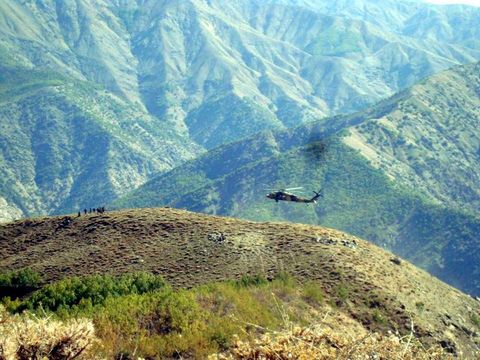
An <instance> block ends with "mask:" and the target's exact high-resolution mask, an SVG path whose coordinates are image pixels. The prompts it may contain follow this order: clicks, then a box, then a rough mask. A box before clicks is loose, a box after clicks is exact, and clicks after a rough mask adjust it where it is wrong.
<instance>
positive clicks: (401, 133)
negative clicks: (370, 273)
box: [115, 64, 480, 294]
mask: <svg viewBox="0 0 480 360" xmlns="http://www.w3.org/2000/svg"><path fill="white" fill-rule="evenodd" d="M478 68H479V65H478V64H474V65H468V66H464V67H459V68H456V69H454V70H451V71H447V72H444V73H442V74H439V75H437V76H434V77H432V78H431V79H428V80H426V81H425V82H424V83H423V84H421V85H418V86H415V87H413V88H412V89H410V90H408V91H405V92H403V93H400V94H398V95H396V96H394V97H392V98H391V99H388V100H386V101H383V102H381V103H379V104H378V105H377V106H375V107H372V108H371V109H369V110H368V111H365V112H362V113H356V114H353V115H350V116H339V117H336V118H331V119H327V120H324V121H321V122H318V123H312V124H309V125H304V126H300V127H298V128H295V129H293V130H290V131H282V132H266V133H264V134H262V135H261V136H256V137H254V138H250V139H247V140H244V141H241V142H238V143H233V144H229V145H225V146H222V147H220V148H218V149H215V150H213V151H210V152H208V153H207V154H205V155H204V156H201V157H199V158H198V159H196V160H194V161H191V162H188V163H186V164H184V165H182V166H180V167H178V168H176V169H174V170H172V171H171V172H168V173H166V174H163V175H161V176H159V177H157V178H155V179H153V180H151V181H149V182H147V183H146V184H145V185H143V186H142V187H140V188H139V189H137V190H135V191H133V192H132V193H130V194H128V195H127V196H125V197H123V198H122V199H121V200H119V201H117V202H116V203H115V206H117V207H149V206H159V205H171V206H175V207H185V208H188V209H192V210H195V211H202V212H207V213H213V214H227V215H234V216H239V217H243V218H247V219H253V220H280V219H284V220H290V221H297V222H304V223H314V224H315V223H319V224H323V225H326V226H331V227H335V228H339V229H342V230H345V231H349V232H351V233H354V234H356V235H359V236H362V237H364V238H367V239H369V240H372V241H374V242H375V243H377V244H379V245H382V246H386V247H388V248H389V249H391V250H393V251H395V252H397V253H399V254H401V255H402V256H404V257H406V258H408V259H411V260H412V261H413V262H415V263H416V264H418V265H420V266H422V267H423V268H425V269H427V270H429V271H430V272H432V273H433V274H435V275H437V276H439V277H440V278H442V279H444V280H445V281H448V282H450V283H451V284H454V285H455V286H458V287H460V288H462V289H464V290H466V291H469V292H473V293H476V294H479V293H480V287H479V286H480V279H479V278H478V265H477V264H479V261H480V258H478V256H479V253H478V250H477V249H478V245H479V244H478V241H479V238H478V230H479V228H480V219H479V217H478V204H479V193H478V191H479V189H478V183H479V182H478V181H477V180H476V179H478V169H479V168H480V164H479V162H480V158H479V153H478V149H479V140H478V139H479V138H478V130H477V127H478V117H477V116H478V115H477V114H478V103H479V99H478V95H477V94H476V93H475V89H476V88H477V87H478V86H479V85H480V83H479V80H478ZM456 81H457V82H456ZM465 84H469V85H468V86H467V85H465ZM452 91H453V92H455V94H454V95H452V94H451V92H452ZM427 95H428V96H427ZM427 100H428V101H427ZM457 101H458V103H459V104H462V106H457V107H455V106H444V105H443V104H448V103H449V102H457ZM422 104H424V105H422ZM429 105H430V106H431V107H432V108H429ZM453 119H455V120H453ZM454 124H456V126H455V125H454ZM362 129H366V130H365V133H364V135H359V134H360V133H361V131H363V130H362ZM416 129H418V132H417V130H416ZM457 133H458V136H455V134H457ZM367 134H371V135H368V136H370V137H367ZM375 136H377V138H378V139H381V140H369V139H376V137H375ZM382 136H383V137H385V138H387V137H388V141H387V140H384V139H382ZM397 138H398V141H397ZM444 143H445V145H443V144H444ZM376 146H377V147H378V150H376ZM437 146H444V148H443V149H442V150H438V151H435V149H436V147H437ZM406 154H408V155H409V156H407V155H406ZM397 164H398V165H397ZM299 185H301V186H304V187H305V189H307V190H310V189H311V190H318V189H319V188H323V189H324V194H325V196H324V199H322V201H321V203H320V205H319V206H316V207H315V206H305V205H304V204H291V203H287V204H282V203H279V204H276V203H274V202H272V201H269V200H267V199H265V193H266V190H264V189H265V188H277V187H278V188H283V187H289V186H299ZM307 196H308V194H307ZM462 244H463V245H462Z"/></svg>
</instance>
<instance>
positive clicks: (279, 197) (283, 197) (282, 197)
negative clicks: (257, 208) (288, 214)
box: [267, 191, 317, 204]
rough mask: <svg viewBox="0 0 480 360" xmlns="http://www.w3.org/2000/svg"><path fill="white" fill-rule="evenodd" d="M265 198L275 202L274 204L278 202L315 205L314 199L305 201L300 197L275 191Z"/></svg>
mask: <svg viewBox="0 0 480 360" xmlns="http://www.w3.org/2000/svg"><path fill="white" fill-rule="evenodd" d="M267 198H269V199H272V200H275V201H276V202H279V201H293V202H301V203H307V204H308V203H316V202H317V201H316V199H305V198H302V197H300V196H297V195H294V194H289V193H287V192H284V191H276V192H272V193H269V194H267Z"/></svg>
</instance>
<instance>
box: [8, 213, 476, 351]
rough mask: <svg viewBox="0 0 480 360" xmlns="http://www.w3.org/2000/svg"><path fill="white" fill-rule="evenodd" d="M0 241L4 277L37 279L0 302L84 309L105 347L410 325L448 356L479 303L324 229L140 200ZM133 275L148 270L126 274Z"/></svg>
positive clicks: (471, 337) (463, 345)
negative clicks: (28, 289) (34, 275)
mask: <svg viewBox="0 0 480 360" xmlns="http://www.w3.org/2000/svg"><path fill="white" fill-rule="evenodd" d="M221 235H223V238H222V237H221ZM222 239H223V240H222ZM0 243H1V245H2V248H3V249H4V254H5V255H4V256H3V257H2V259H1V261H0V270H1V271H2V272H4V273H7V272H9V271H20V270H21V269H25V268H30V269H33V270H34V271H36V272H38V273H40V274H42V280H41V282H40V283H38V281H36V283H37V286H40V287H41V288H42V289H41V290H40V291H39V292H36V293H33V294H32V295H30V297H28V296H27V297H26V298H25V299H24V300H23V301H21V302H18V301H17V302H16V301H6V302H5V300H4V304H5V306H7V308H9V309H10V310H11V311H19V310H21V309H31V311H38V309H39V306H40V304H42V305H41V306H42V308H43V309H44V310H45V311H47V312H49V311H53V312H54V313H55V314H56V315H55V316H56V317H58V319H60V320H62V321H67V320H68V319H72V318H78V317H82V318H85V317H86V318H90V319H92V320H93V324H94V327H95V329H96V334H97V336H98V337H99V338H100V341H101V343H103V347H102V349H103V350H102V351H107V352H110V353H112V352H122V351H124V352H129V353H130V354H131V353H132V352H133V351H134V350H135V347H137V354H139V355H143V356H147V355H148V356H154V357H155V356H159V354H164V356H167V357H168V356H174V354H175V351H177V352H178V353H179V354H182V356H184V357H187V358H188V357H193V358H195V357H196V358H202V357H204V356H206V354H207V353H210V354H213V353H215V352H226V353H229V352H231V353H232V354H233V353H234V352H235V351H237V350H238V351H248V350H246V349H248V348H249V347H250V346H254V344H253V343H251V341H253V339H254V338H257V339H258V341H266V342H268V341H269V340H267V339H263V340H261V339H260V338H261V334H266V333H270V331H284V333H283V335H282V336H285V337H289V336H290V340H289V341H290V342H292V344H293V343H294V342H295V339H296V338H298V336H297V335H298V334H300V333H301V331H300V330H294V329H293V328H292V327H291V326H300V327H303V328H304V333H303V334H304V335H305V336H307V334H310V335H308V336H310V338H315V337H317V336H318V337H320V338H321V335H320V334H321V333H322V332H321V331H320V329H322V328H323V329H330V330H329V331H333V333H331V334H330V335H328V336H332V337H333V338H335V337H336V338H337V340H336V341H337V343H338V344H344V345H338V346H339V348H338V349H336V350H335V349H331V348H330V350H329V351H333V353H332V354H335V353H336V351H337V352H338V351H340V350H341V349H347V348H348V347H349V346H352V345H351V344H352V343H351V341H354V340H353V338H349V336H350V335H347V334H352V335H353V334H356V335H358V336H363V337H364V338H363V340H360V341H359V344H362V345H361V346H360V347H368V346H371V344H370V342H369V340H368V341H367V340H366V339H367V338H369V336H368V333H372V334H376V335H371V336H374V337H377V336H379V337H383V340H382V341H387V339H388V338H389V336H390V335H389V331H392V332H393V334H397V335H395V336H397V337H400V338H401V337H403V336H406V339H408V337H409V336H410V335H409V334H410V333H411V334H412V335H411V336H412V340H413V339H416V340H415V341H414V342H415V344H417V345H415V347H413V345H412V348H411V349H409V351H410V350H411V351H413V349H414V348H415V349H417V350H418V349H421V347H420V348H417V347H416V346H419V345H418V344H419V343H417V341H419V342H420V343H422V344H423V346H424V347H425V348H430V347H432V346H433V348H432V351H433V349H437V350H438V349H443V350H442V351H443V352H444V355H445V356H447V355H448V354H452V353H460V352H463V354H473V353H474V352H475V351H476V349H478V346H479V340H480V339H479V335H478V334H479V329H478V326H479V324H478V315H479V311H480V307H479V306H480V303H478V302H477V301H476V300H474V299H472V298H470V297H468V296H466V295H464V294H462V293H461V292H459V291H458V290H456V289H454V288H452V287H450V286H448V285H446V284H444V283H442V282H441V281H439V280H437V279H435V278H433V277H432V276H430V275H428V274H427V273H425V272H424V271H422V270H419V269H418V268H416V267H414V266H413V265H411V264H410V263H408V262H406V261H403V260H399V259H397V258H395V257H394V256H393V255H392V254H390V253H388V252H385V251H384V250H381V249H379V248H377V247H376V246H374V245H371V244H369V243H367V242H365V241H363V240H361V239H359V238H356V237H353V236H350V235H347V234H345V233H341V232H339V231H336V230H332V229H328V228H322V227H316V226H310V225H294V224H286V223H269V222H267V223H254V222H246V221H241V220H235V219H232V218H221V217H213V216H208V215H201V214H195V213H190V212H187V211H182V210H174V209H139V210H127V211H121V212H112V213H105V214H94V215H93V214H92V215H87V216H82V217H80V218H76V217H73V218H72V219H71V221H70V222H68V221H65V219H64V218H62V217H54V218H39V219H31V220H23V221H19V222H15V223H11V224H8V225H3V226H2V227H1V228H0ZM139 272H143V273H145V272H146V274H145V275H140V277H137V278H136V277H135V276H139V275H127V274H129V273H137V274H138V273H139ZM94 274H112V275H113V274H114V275H113V276H119V275H120V274H125V275H123V276H122V277H121V278H119V279H118V280H114V279H112V278H111V277H110V278H109V277H108V276H107V277H99V276H98V275H95V276H93V277H91V276H92V275H94ZM148 274H156V275H155V276H154V275H148ZM88 275H89V276H90V277H88ZM71 276H77V277H78V276H79V277H83V278H80V279H76V280H75V279H71ZM85 276H87V278H85ZM110 276H111V275H110ZM132 276H133V277H132ZM156 276H161V277H162V279H160V278H157V277H156ZM15 278H20V277H19V276H17V277H12V276H11V277H10V279H15ZM82 279H83V280H82ZM13 282H14V283H15V281H13ZM17 282H18V281H17ZM10 286H14V284H12V280H11V281H10ZM187 289H188V290H187ZM182 309H183V310H182ZM412 324H413V325H412ZM257 326H258V327H257ZM412 326H413V332H412ZM447 328H448V331H447V330H446V329H447ZM262 329H263V330H262ZM307 329H308V331H307ZM340 329H344V330H345V333H344V334H343V335H341V334H339V333H338V331H340ZM354 329H356V330H354ZM319 331H320V333H319ZM341 331H343V330H341ZM311 332H313V333H311ZM295 333H296V334H297V335H294V334H295ZM234 334H237V335H238V336H239V337H240V338H239V340H241V341H243V342H244V343H243V344H244V345H241V344H240V343H236V341H237V340H235V338H234V336H233V335H234ZM274 334H275V333H274V332H273V333H271V335H272V336H274ZM361 334H364V335H361ZM338 337H339V338H338ZM274 338H276V336H274ZM354 338H355V339H357V340H358V338H357V337H355V336H354ZM129 339H130V340H129ZM181 339H182V340H181ZM379 339H380V338H379ZM271 341H273V342H274V339H271ZM355 341H356V340H355ZM355 341H354V342H355ZM379 341H380V340H379ZM388 341H393V342H395V341H396V340H394V339H390V340H388ZM321 343H322V341H320V340H319V343H318V344H319V347H321V346H323V345H325V344H323V345H320V344H321ZM235 344H237V345H235ZM248 344H250V345H248ZM348 344H350V345H348ZM368 344H370V345H368ZM412 344H413V343H412ZM242 346H244V347H245V348H244V350H240V349H242ZM345 346H346V347H345ZM392 346H393V345H392ZM400 348H402V346H400ZM403 348H404V349H405V347H403ZM235 349H236V350H235ZM397 350H398V351H400V350H399V349H397ZM98 351H100V350H98ZM341 351H344V350H341ZM341 351H340V352H341ZM345 351H347V350H345ZM378 351H380V350H378ZM435 351H436V350H435ZM340 352H338V354H340ZM343 354H344V355H345V353H343ZM177 356H178V355H177ZM232 356H233V355H232ZM332 356H333V355H332Z"/></svg>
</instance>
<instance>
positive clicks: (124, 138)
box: [0, 0, 480, 218]
mask: <svg viewBox="0 0 480 360" xmlns="http://www.w3.org/2000/svg"><path fill="white" fill-rule="evenodd" d="M479 20H480V10H479V9H476V8H473V7H465V6H449V7H445V6H433V5H427V4H422V3H413V2H399V1H385V2H381V3H378V2H374V1H366V0H362V1H353V2H351V1H348V2H347V1H336V2H326V1H258V0H241V1H240V0H237V1H221V0H209V1H206V0H189V1H156V0H155V1H153V0H150V1H148V0H147V1H134V0H122V1H101V0H67V1H63V0H62V1H60V0H58V1H54V0H42V1H40V0H36V1H34V0H24V1H13V0H7V1H2V2H1V4H0V53H1V56H0V64H1V66H2V75H1V79H0V80H1V86H2V88H3V89H5V91H3V93H2V94H3V95H2V99H1V100H2V101H1V103H2V109H1V118H0V119H1V125H2V128H4V129H8V131H7V130H5V131H2V143H1V145H2V152H1V156H2V162H1V171H2V173H3V174H4V176H3V183H2V194H1V197H2V200H1V202H2V205H1V209H2V210H1V212H2V216H3V217H4V218H11V217H18V216H21V215H31V214H37V213H58V212H62V211H68V210H73V209H75V210H76V209H77V208H78V207H83V206H89V205H90V206H91V205H92V203H95V204H96V203H99V202H102V203H103V202H105V201H108V200H111V199H114V198H115V197H117V196H118V195H120V194H123V193H124V192H125V191H128V190H131V189H132V188H135V187H136V186H138V185H140V184H142V183H143V182H145V181H146V180H147V179H148V178H149V177H150V176H152V174H154V173H157V172H161V171H165V170H169V169H171V168H172V167H174V166H175V165H177V164H179V163H181V162H182V161H184V160H185V159H188V158H191V157H193V156H195V155H198V154H200V153H201V152H202V149H201V148H200V147H199V146H196V145H195V144H194V143H196V144H198V145H200V146H201V147H203V148H207V149H209V148H213V147H215V146H217V145H220V144H222V143H226V142H229V141H232V140H236V139H239V138H242V137H245V136H248V135H252V134H254V133H256V132H258V131H261V130H265V129H269V128H280V129H281V128H285V127H291V126H295V125H298V124H300V123H302V122H304V121H307V120H318V119H322V118H324V117H326V116H330V115H332V114H337V113H346V112H351V111H355V110H360V109H363V108H365V107H366V106H368V105H370V104H372V103H374V102H376V101H378V100H379V99H382V98H386V97H388V96H390V95H391V94H393V93H394V92H396V91H398V90H400V89H403V88H405V87H407V86H410V85H412V84H413V83H415V82H416V81H418V80H420V79H422V78H423V77H425V76H426V75H429V74H432V73H435V72H438V71H439V70H442V69H445V68H448V67H451V66H453V65H455V64H459V63H468V62H472V61H474V60H475V59H480V42H479V40H478V39H479V36H478V35H479V27H478V25H477V24H478V23H480V21H479ZM32 79H33V80H32ZM25 82H27V84H25ZM29 83H34V84H33V85H32V84H30V85H28V84H29ZM27 85H28V86H27ZM89 87H91V88H92V89H93V88H94V89H95V90H89ZM12 89H15V91H14V95H15V96H13V94H12V92H11V90H12ZM79 89H84V90H83V91H82V90H79ZM42 119H43V120H42ZM46 119H47V120H46ZM49 122H51V123H49ZM27 123H28V125H27ZM76 124H77V125H76ZM42 126H43V130H39V127H42ZM75 126H77V127H75ZM15 129H16V130H15ZM15 131H16V133H15ZM39 131H40V132H39ZM10 132H14V133H10ZM96 132H103V133H104V134H103V135H102V136H103V138H102V141H103V145H102V144H101V143H102V141H97V140H95V139H96V138H95V135H93V134H94V133H96ZM80 133H81V134H82V136H81V137H80V138H82V139H83V140H80V138H79V136H78V135H79V134H80ZM47 137H49V139H50V140H49V141H47V142H46V144H43V145H41V144H40V145H38V146H37V145H36V144H35V143H36V142H39V141H44V142H45V139H46V138H47ZM54 143H55V144H54ZM107 147H108V151H107ZM91 153H93V154H96V155H98V156H100V157H103V158H104V159H103V160H100V159H97V158H96V157H95V156H90V155H89V154H91ZM12 154H16V155H15V156H13V155H12ZM27 169H28V170H27ZM392 171H393V170H392ZM398 171H400V170H398ZM405 171H406V170H405ZM59 179H61V180H60V181H59ZM63 179H67V181H63ZM87 189H92V190H94V191H87Z"/></svg>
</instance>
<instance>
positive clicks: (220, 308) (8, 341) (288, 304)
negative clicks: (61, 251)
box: [0, 273, 445, 360]
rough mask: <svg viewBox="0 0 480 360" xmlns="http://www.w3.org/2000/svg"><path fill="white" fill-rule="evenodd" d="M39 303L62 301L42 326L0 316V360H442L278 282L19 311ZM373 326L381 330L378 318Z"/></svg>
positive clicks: (121, 294) (107, 293)
mask: <svg viewBox="0 0 480 360" xmlns="http://www.w3.org/2000/svg"><path fill="white" fill-rule="evenodd" d="M114 283H117V284H118V285H116V286H115V285H114ZM126 287H129V288H130V290H129V291H126V290H125V288H126ZM47 289H48V290H47ZM79 289H83V290H82V292H80V290H79ZM121 289H123V290H121ZM344 291H346V290H340V292H344ZM38 294H41V295H42V296H41V297H40V296H39V295H38ZM67 294H70V295H69V296H68V298H69V299H70V300H69V301H66V300H65V297H67ZM80 295H81V296H80ZM40 298H41V299H42V303H44V304H58V301H59V299H64V300H62V306H56V307H52V306H50V307H49V306H46V307H45V309H46V311H47V313H50V315H49V316H48V318H45V313H44V311H45V310H44V309H43V308H42V307H32V306H29V307H30V308H32V309H33V311H34V313H33V314H31V313H28V312H25V313H23V314H21V315H18V314H17V315H9V314H7V313H6V312H5V309H4V308H3V307H1V306H0V339H1V340H0V359H10V358H11V359H22V360H23V359H27V358H28V359H30V358H31V357H32V356H34V355H33V354H37V356H46V357H48V358H49V359H50V358H51V359H56V357H55V356H57V355H58V354H62V355H61V356H64V357H61V358H62V359H73V358H79V359H93V358H95V357H98V358H105V357H107V358H119V357H122V358H137V357H140V358H148V357H150V358H176V357H180V358H186V359H187V358H196V359H200V358H202V359H204V358H207V357H208V358H209V359H219V360H220V359H252V360H253V359H258V358H259V357H260V358H262V356H263V357H265V358H267V359H270V358H272V359H273V358H275V359H290V358H292V357H293V358H295V359H311V358H325V359H330V358H331V359H334V358H335V359H347V358H348V359H357V358H358V359H360V358H361V356H364V354H367V353H368V354H370V356H371V354H376V355H378V356H380V357H382V356H384V357H385V358H392V356H394V355H396V356H398V355H399V354H400V353H401V354H402V356H404V357H402V359H413V358H415V359H427V358H428V359H443V358H445V357H443V352H442V351H441V349H440V348H437V347H434V348H431V349H430V350H428V351H427V350H425V349H424V348H423V347H422V346H420V343H419V342H418V341H417V340H415V339H414V340H413V341H411V339H410V340H408V344H407V340H406V337H405V338H400V337H398V336H394V335H382V334H381V333H368V332H366V331H365V329H364V328H363V327H361V325H360V324H358V323H355V322H352V320H347V318H345V316H344V315H341V313H336V311H335V310H334V309H332V308H330V307H329V306H328V305H326V304H325V303H324V301H323V300H324V294H323V293H322V291H321V289H320V288H319V286H318V284H317V283H316V282H314V281H310V282H307V283H306V284H303V285H302V284H299V283H296V282H295V281H294V280H293V278H292V277H291V276H289V275H287V274H286V273H281V274H279V275H278V276H277V277H276V279H272V280H271V281H267V280H266V279H265V278H264V277H262V276H258V275H254V276H248V277H247V276H245V277H243V278H242V279H240V280H238V281H228V282H222V283H211V284H207V285H203V286H199V287H195V288H192V289H189V290H181V289H180V290H173V289H172V288H171V287H170V286H168V285H167V284H165V283H164V282H163V281H162V280H161V279H158V278H156V277H154V276H152V275H148V274H131V275H128V274H127V275H123V276H122V277H120V278H116V279H115V278H113V277H111V276H109V275H105V276H94V277H85V278H74V279H64V280H61V281H59V282H57V283H54V284H51V285H48V286H46V287H45V288H44V289H43V290H40V291H38V293H37V295H36V294H34V295H32V296H31V297H30V299H26V300H25V301H24V302H25V304H33V303H36V302H33V301H32V299H37V300H36V301H38V300H39V299H40ZM74 299H75V300H74ZM86 302H87V303H88V306H86ZM38 304H39V303H38ZM65 304H69V306H66V305H65ZM72 304H80V305H82V306H74V305H72ZM375 311H378V310H377V309H376V310H375ZM34 314H36V316H35V315H34ZM88 319H90V320H88ZM373 320H374V321H378V322H382V323H384V322H385V320H384V319H383V315H381V314H380V313H378V314H377V315H375V313H374V315H373ZM297 324H303V326H304V327H298V326H297ZM2 335H4V336H2ZM13 354H17V355H13ZM19 354H22V355H19ZM273 354H275V357H272V356H273ZM289 354H290V355H289ZM427 355H429V356H431V357H427ZM2 356H3V357H2ZM9 356H10V357H9ZM12 356H13V357H12ZM15 356H17V357H15ZM22 356H23V357H22ZM415 356H416V357H415Z"/></svg>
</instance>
